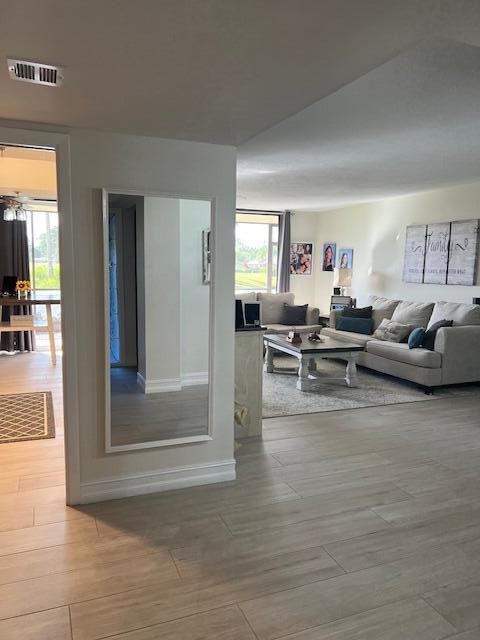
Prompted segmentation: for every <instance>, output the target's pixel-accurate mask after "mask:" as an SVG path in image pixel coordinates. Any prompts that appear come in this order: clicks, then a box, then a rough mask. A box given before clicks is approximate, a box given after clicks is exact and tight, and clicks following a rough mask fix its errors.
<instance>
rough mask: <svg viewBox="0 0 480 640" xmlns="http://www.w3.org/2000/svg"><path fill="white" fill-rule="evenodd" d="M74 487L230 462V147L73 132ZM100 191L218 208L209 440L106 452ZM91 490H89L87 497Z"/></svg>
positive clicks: (232, 190) (232, 166)
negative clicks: (205, 202)
mask: <svg viewBox="0 0 480 640" xmlns="http://www.w3.org/2000/svg"><path fill="white" fill-rule="evenodd" d="M70 135H71V171H72V199H73V213H74V224H75V228H74V235H75V244H76V247H75V249H76V255H77V257H78V277H77V281H76V289H77V301H78V303H79V304H78V315H79V317H78V332H79V335H78V340H79V344H80V345H81V349H80V370H79V381H78V382H79V392H80V400H81V401H80V424H81V451H80V454H81V455H80V463H81V482H82V484H83V485H85V484H86V485H88V484H89V483H92V482H95V481H101V480H105V479H111V478H115V477H118V476H122V475H135V474H144V473H149V472H157V471H159V470H162V469H170V468H176V467H181V466H190V465H199V466H201V465H209V464H213V463H215V462H221V461H225V460H231V459H232V458H233V338H234V332H233V327H234V305H233V297H234V296H233V265H234V222H235V220H234V210H235V158H236V153H235V149H234V148H232V147H223V146H217V145H209V144H202V143H190V142H183V141H172V140H161V139H154V138H146V137H136V136H126V135H117V134H107V133H98V132H93V131H77V130H72V131H71V133H70ZM101 187H107V188H108V187H110V188H117V189H121V190H137V191H140V192H147V193H154V192H161V193H162V192H163V193H165V194H171V195H191V196H194V197H195V196H197V197H204V198H208V197H213V198H215V201H216V215H215V228H216V242H215V248H216V249H215V251H216V264H218V265H221V268H220V269H217V270H215V276H214V280H215V285H214V292H213V296H214V301H213V326H214V330H213V371H212V372H211V382H212V385H213V394H214V395H213V402H212V411H211V421H212V440H211V441H209V442H205V443H199V444H190V445H182V446H177V447H172V448H162V449H151V450H141V451H133V452H124V453H117V454H113V455H108V454H105V453H104V438H103V424H104V407H105V396H104V362H103V353H104V335H103V333H104V330H103V305H104V301H103V287H102V277H101V274H102V211H101V194H100V191H99V189H100V188H101ZM91 489H92V487H87V490H88V491H90V490H91Z"/></svg>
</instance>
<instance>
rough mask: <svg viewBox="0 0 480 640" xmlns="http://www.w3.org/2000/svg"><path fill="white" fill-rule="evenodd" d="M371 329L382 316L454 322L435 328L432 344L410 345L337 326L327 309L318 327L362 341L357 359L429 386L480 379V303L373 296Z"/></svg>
mask: <svg viewBox="0 0 480 640" xmlns="http://www.w3.org/2000/svg"><path fill="white" fill-rule="evenodd" d="M370 304H372V306H373V314H372V317H373V324H374V330H375V329H376V328H377V327H378V326H379V324H380V322H381V321H382V319H383V318H388V319H392V320H396V321H397V322H401V323H403V324H412V325H415V326H419V327H425V328H428V327H431V326H432V325H433V324H434V323H436V322H437V321H439V320H452V321H453V326H452V327H442V328H441V329H439V330H438V332H437V335H436V339H435V346H434V350H433V351H430V350H428V349H422V348H419V349H409V347H408V344H406V343H397V342H386V341H383V340H376V339H375V338H373V337H372V336H369V335H363V334H359V333H352V332H349V331H339V330H337V329H335V326H336V320H337V318H338V316H339V315H340V313H341V312H339V311H334V312H332V313H331V315H330V326H329V327H326V328H325V329H323V330H322V334H323V335H328V336H331V337H334V338H337V339H339V340H345V341H348V342H356V343H357V344H361V345H364V347H365V350H364V351H363V352H361V353H360V354H359V358H358V364H360V365H362V366H364V367H368V368H370V369H374V370H375V371H380V372H382V373H386V374H389V375H391V376H396V377H397V378H403V379H405V380H410V381H411V382H415V383H418V384H420V385H422V386H424V387H427V388H429V389H432V388H433V387H437V386H442V385H449V384H459V383H465V382H478V381H480V306H479V305H472V304H460V303H454V302H436V303H433V302H432V303H420V302H407V301H401V300H390V299H387V298H380V297H376V296H372V299H371V301H370Z"/></svg>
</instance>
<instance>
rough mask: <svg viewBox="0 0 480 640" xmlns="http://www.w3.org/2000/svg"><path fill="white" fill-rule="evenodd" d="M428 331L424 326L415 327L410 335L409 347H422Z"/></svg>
mask: <svg viewBox="0 0 480 640" xmlns="http://www.w3.org/2000/svg"><path fill="white" fill-rule="evenodd" d="M426 333H427V332H426V331H425V329H423V328H422V327H418V329H414V330H413V331H412V333H411V334H410V335H409V336H408V348H409V349H418V347H421V346H422V343H423V339H424V338H425V334H426Z"/></svg>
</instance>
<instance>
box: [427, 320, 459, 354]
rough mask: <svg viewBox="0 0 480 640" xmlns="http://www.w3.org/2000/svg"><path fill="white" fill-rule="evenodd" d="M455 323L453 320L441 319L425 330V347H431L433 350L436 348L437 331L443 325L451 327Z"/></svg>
mask: <svg viewBox="0 0 480 640" xmlns="http://www.w3.org/2000/svg"><path fill="white" fill-rule="evenodd" d="M452 325H453V320H439V321H438V322H435V324H432V325H431V326H430V329H427V331H426V332H425V337H424V338H423V343H422V344H423V346H424V347H425V349H430V351H433V350H434V349H435V338H436V337H437V331H438V330H439V329H441V328H442V327H451V326H452Z"/></svg>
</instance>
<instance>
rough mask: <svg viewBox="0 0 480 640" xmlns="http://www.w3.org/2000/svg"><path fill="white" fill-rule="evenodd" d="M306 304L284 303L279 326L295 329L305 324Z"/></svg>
mask: <svg viewBox="0 0 480 640" xmlns="http://www.w3.org/2000/svg"><path fill="white" fill-rule="evenodd" d="M307 309H308V304H302V305H297V306H295V305H291V304H287V303H286V302H285V303H284V305H283V313H282V319H281V322H280V324H286V325H289V326H291V327H297V326H301V325H304V324H306V322H305V320H306V317H307Z"/></svg>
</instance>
